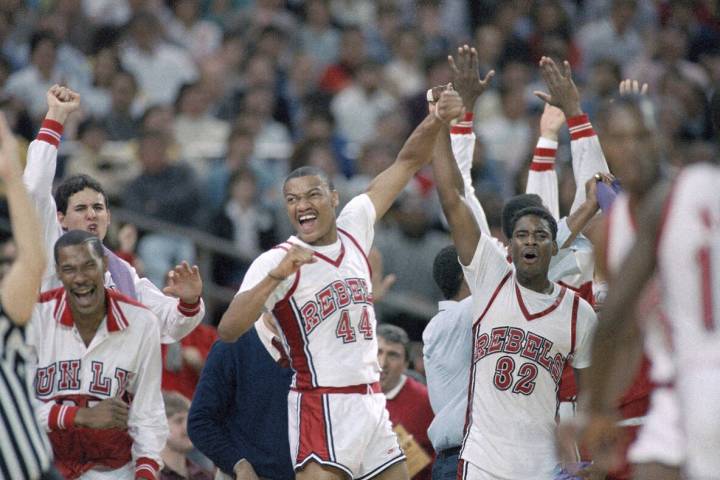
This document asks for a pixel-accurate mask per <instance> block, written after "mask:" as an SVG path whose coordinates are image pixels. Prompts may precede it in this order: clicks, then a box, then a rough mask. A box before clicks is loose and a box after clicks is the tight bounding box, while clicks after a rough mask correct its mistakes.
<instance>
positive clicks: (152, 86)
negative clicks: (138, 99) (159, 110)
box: [120, 12, 197, 105]
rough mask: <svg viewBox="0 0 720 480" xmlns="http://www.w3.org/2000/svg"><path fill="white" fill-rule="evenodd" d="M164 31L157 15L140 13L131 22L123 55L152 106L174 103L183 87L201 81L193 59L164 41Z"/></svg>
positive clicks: (124, 62)
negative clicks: (198, 78) (162, 35)
mask: <svg viewBox="0 0 720 480" xmlns="http://www.w3.org/2000/svg"><path fill="white" fill-rule="evenodd" d="M161 31H162V25H161V24H160V22H159V21H158V19H157V18H156V17H155V15H153V14H152V13H149V12H141V13H138V14H137V15H135V17H133V19H132V20H131V22H130V28H129V32H130V33H129V36H128V39H127V44H126V45H124V46H123V48H122V50H121V55H120V58H121V60H122V64H123V66H124V67H125V68H126V69H127V70H129V71H130V72H131V73H132V74H133V75H135V78H136V79H137V81H138V84H139V85H140V92H141V95H142V96H143V99H144V100H146V103H147V104H148V105H154V104H156V103H160V104H169V103H172V102H173V100H175V98H176V96H177V92H178V90H179V89H180V87H181V86H182V85H183V84H184V83H188V82H192V81H194V80H195V79H196V78H197V69H196V68H195V64H194V63H193V62H192V59H191V58H190V56H189V55H188V54H187V53H185V51H184V50H182V49H181V48H178V47H175V46H173V45H171V44H169V43H167V42H165V41H163V40H162V38H161V36H160V33H161Z"/></svg>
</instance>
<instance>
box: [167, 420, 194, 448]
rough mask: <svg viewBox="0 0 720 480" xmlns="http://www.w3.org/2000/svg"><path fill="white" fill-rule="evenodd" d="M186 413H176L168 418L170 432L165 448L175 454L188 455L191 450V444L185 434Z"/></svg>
mask: <svg viewBox="0 0 720 480" xmlns="http://www.w3.org/2000/svg"><path fill="white" fill-rule="evenodd" d="M187 417H188V412H186V411H185V412H178V413H176V414H174V415H172V416H171V417H169V418H168V428H169V430H170V432H169V435H168V438H167V446H168V448H169V449H171V450H174V451H176V452H181V453H188V452H189V451H190V450H192V449H193V444H192V442H191V441H190V437H189V436H188V433H187Z"/></svg>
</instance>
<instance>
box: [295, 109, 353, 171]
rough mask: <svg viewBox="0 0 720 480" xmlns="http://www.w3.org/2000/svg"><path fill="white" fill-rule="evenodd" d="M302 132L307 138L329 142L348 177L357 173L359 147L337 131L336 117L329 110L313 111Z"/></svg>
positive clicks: (338, 165) (339, 167)
mask: <svg viewBox="0 0 720 480" xmlns="http://www.w3.org/2000/svg"><path fill="white" fill-rule="evenodd" d="M302 133H303V138H304V139H305V140H322V141H325V142H328V143H329V144H330V146H331V148H332V151H333V155H334V157H335V160H336V161H337V167H338V169H339V170H340V171H341V172H342V174H343V175H345V177H347V178H350V177H352V176H353V175H355V173H356V170H357V165H356V161H357V156H358V152H357V149H356V148H354V145H352V144H350V143H349V142H348V141H347V139H346V138H345V137H343V136H342V135H340V134H339V133H338V132H337V130H336V128H335V119H334V118H333V116H332V114H331V113H330V112H329V111H327V110H320V109H318V110H314V111H311V112H310V113H309V114H308V116H307V118H306V119H305V121H304V122H303V131H302Z"/></svg>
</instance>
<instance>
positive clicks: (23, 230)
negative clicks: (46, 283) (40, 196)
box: [5, 169, 46, 291]
mask: <svg viewBox="0 0 720 480" xmlns="http://www.w3.org/2000/svg"><path fill="white" fill-rule="evenodd" d="M5 188H6V194H7V200H8V207H9V210H10V223H11V225H12V229H13V236H14V238H15V243H16V244H17V249H18V256H17V263H18V266H19V267H22V270H23V271H24V272H26V274H27V275H29V276H31V277H32V278H28V280H27V283H32V284H36V288H35V289H34V290H35V291H37V290H38V289H39V288H40V281H41V280H42V273H43V271H44V269H45V262H46V258H45V250H44V248H43V245H42V241H41V238H42V237H41V235H42V229H41V227H40V221H39V219H38V215H37V212H36V211H35V208H34V206H33V204H32V202H31V201H30V197H29V196H28V193H27V190H26V189H25V185H24V184H23V181H22V175H21V172H20V171H19V169H15V171H14V172H13V173H12V176H11V178H9V179H7V180H6V183H5Z"/></svg>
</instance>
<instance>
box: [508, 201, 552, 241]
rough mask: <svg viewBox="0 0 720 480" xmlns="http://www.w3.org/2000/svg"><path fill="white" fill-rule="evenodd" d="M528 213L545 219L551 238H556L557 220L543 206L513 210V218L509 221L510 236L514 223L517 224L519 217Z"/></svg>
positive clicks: (513, 229)
mask: <svg viewBox="0 0 720 480" xmlns="http://www.w3.org/2000/svg"><path fill="white" fill-rule="evenodd" d="M528 215H534V216H536V217H540V218H541V219H542V220H545V221H546V222H547V223H548V225H549V226H550V233H552V239H553V240H556V239H557V222H556V221H555V218H554V217H553V216H552V213H550V212H548V210H547V209H546V208H545V207H527V208H523V209H522V210H519V211H517V212H515V215H513V218H512V220H511V221H510V232H511V233H510V236H512V232H514V231H515V225H516V224H517V222H519V221H520V219H521V218H523V217H527V216H528ZM508 238H510V237H508Z"/></svg>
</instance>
